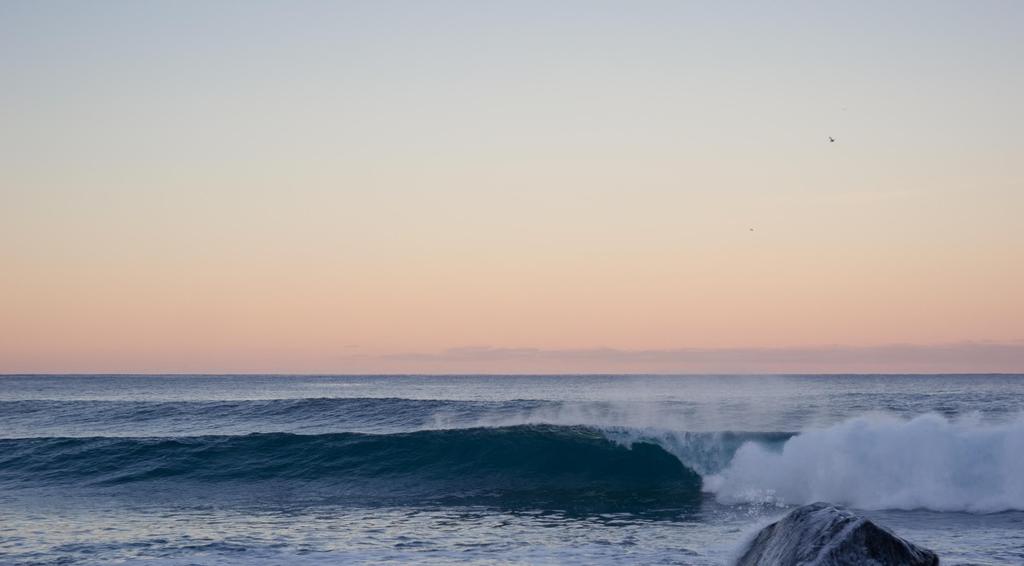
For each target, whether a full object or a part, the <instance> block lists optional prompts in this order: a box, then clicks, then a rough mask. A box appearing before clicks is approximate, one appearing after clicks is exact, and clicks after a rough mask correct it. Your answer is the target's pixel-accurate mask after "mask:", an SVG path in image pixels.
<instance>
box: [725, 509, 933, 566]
mask: <svg viewBox="0 0 1024 566" xmlns="http://www.w3.org/2000/svg"><path fill="white" fill-rule="evenodd" d="M938 563H939V557H938V556H936V555H935V553H934V552H932V551H930V550H928V549H925V548H921V547H919V546H915V545H913V544H912V543H910V542H907V541H905V540H903V539H901V538H900V537H898V536H896V535H895V534H893V533H892V532H890V531H889V530H888V529H885V528H882V527H880V526H878V525H876V524H875V523H872V522H871V521H869V520H868V519H866V518H864V517H860V516H858V515H856V514H854V513H852V512H850V511H847V510H845V509H842V508H838V507H835V506H833V505H829V504H828V503H812V504H811V505H805V506H803V507H800V508H798V509H794V510H793V511H792V512H790V514H789V515H786V516H785V517H783V518H782V519H780V520H778V521H776V522H774V523H772V524H771V525H768V526H767V527H765V528H763V529H761V532H759V533H757V536H756V537H754V539H753V540H752V541H751V542H750V545H749V546H748V547H747V549H746V550H745V551H744V552H743V555H742V556H740V558H739V560H737V561H736V566H789V565H793V566H796V565H801V566H847V565H858V566H859V565H870V566H890V565H891V566H896V565H899V566H936V565H937V564H938Z"/></svg>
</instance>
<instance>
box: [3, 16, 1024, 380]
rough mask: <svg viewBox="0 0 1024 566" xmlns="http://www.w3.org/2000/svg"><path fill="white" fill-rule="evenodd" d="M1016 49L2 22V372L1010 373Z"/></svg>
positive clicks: (610, 28) (1018, 165) (648, 20)
mask: <svg viewBox="0 0 1024 566" xmlns="http://www.w3.org/2000/svg"><path fill="white" fill-rule="evenodd" d="M1021 29H1024V3H1019V2H999V1H982V2H970V3H967V2H900V3H888V2H858V3H846V2H844V3H832V2H814V3H802V2H800V3H788V4H784V5H783V6H768V5H762V4H721V5H720V4H718V3H680V2H655V1H651V2H635V3H634V2H630V3H605V2H574V1H568V2H559V3H550V2H532V1H526V2H508V3H478V2H437V3H434V2H425V3H421V2H392V1H384V2H363V3H356V2H351V3H345V2H338V3H302V2H300V3H295V4H293V3H242V4H234V3H227V2H218V3H200V2H195V3H188V2H185V3H160V4H149V3H143V4H137V3H130V2H97V3H71V4H62V5H60V9H56V8H55V7H54V5H53V4H50V3H46V2H5V3H3V4H2V5H0V76H2V77H3V85H4V88H2V89H0V124H3V125H2V126H0V266H2V268H0V373H30V372H212V373H218V372H284V373H308V372H313V373H444V372H456V373H519V372H530V373H536V372H543V373H546V372H552V373H565V372H598V373H621V372H659V373H660V372H667V373H694V372H696V373H727V372H742V373H781V372H1024V222H1022V218H1024V159H1022V156H1024V135H1021V132H1024V106H1022V105H1021V101H1022V100H1024V57H1022V56H1021V54H1022V53H1024V37H1022V35H1021V33H1020V30H1021ZM829 136H833V137H834V138H835V140H836V141H835V142H834V143H830V142H829V141H828V137H829Z"/></svg>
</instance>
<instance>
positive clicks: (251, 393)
mask: <svg viewBox="0 0 1024 566" xmlns="http://www.w3.org/2000/svg"><path fill="white" fill-rule="evenodd" d="M814 501H829V502H832V503H837V504H842V505H845V506H848V507H850V508H853V509H858V510H860V511H861V512H863V513H865V514H866V515H868V516H870V517H871V518H873V519H875V520H877V521H878V522H880V523H881V524H883V525H885V526H888V527H889V528H891V529H893V530H894V531H895V532H897V534H899V535H901V536H903V537H905V538H907V539H909V540H911V541H913V542H915V543H917V544H919V545H922V546H925V547H928V548H931V549H933V550H935V551H936V552H937V553H938V554H939V555H940V557H941V559H942V561H943V564H1024V376H1020V375H941V376H936V375H931V376H910V375H828V376H824V375H823V376H815V375H807V376H677V377H676V376H256V375H252V376H194V375H181V376H124V375H117V376H97V375H88V376H74V375H62V376H3V377H0V564H55V563H56V564H180V565H185V564H239V565H241V564H257V565H258V564H300V565H301V564H350V563H365V564H374V563H425V564H444V563H452V562H460V563H477V564H622V563H642V564H692V565H704V564H728V563H729V561H730V560H731V559H732V558H733V557H734V556H735V555H736V554H737V553H738V552H739V551H740V550H741V548H742V545H743V543H744V541H745V540H746V539H747V538H748V537H750V536H751V535H752V534H753V533H755V532H756V531H757V529H758V528H760V527H762V526H764V525H765V524H767V523H769V522H771V521H772V520H774V519H777V518H778V517H780V516H781V515H783V514H784V513H785V512H786V511H787V509H790V508H792V506H795V505H800V504H805V503H811V502H814Z"/></svg>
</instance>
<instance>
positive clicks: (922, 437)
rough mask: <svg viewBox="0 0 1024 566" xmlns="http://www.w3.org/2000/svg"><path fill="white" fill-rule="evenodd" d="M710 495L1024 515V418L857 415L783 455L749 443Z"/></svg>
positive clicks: (709, 484)
mask: <svg viewBox="0 0 1024 566" xmlns="http://www.w3.org/2000/svg"><path fill="white" fill-rule="evenodd" d="M705 489H706V490H707V491H710V492H712V493H715V494H716V497H717V499H718V500H719V501H720V502H722V503H727V504H733V503H744V502H777V503H782V504H806V503H811V502H814V501H829V502H832V503H839V504H844V505H849V506H852V507H856V508H861V509H931V510H936V511H969V512H997V511H1005V510H1024V419H1016V420H1014V421H1012V422H1008V423H1003V424H981V423H979V422H977V421H974V420H971V419H963V420H957V421H951V420H947V419H945V418H943V417H941V416H938V415H923V416H919V417H916V418H913V419H910V420H900V419H896V418H882V417H873V418H855V419H852V420H848V421H846V422H843V423H840V424H837V425H834V426H831V427H829V428H825V429H821V430H814V431H808V432H804V433H801V434H799V435H797V436H795V437H793V438H791V439H790V440H788V441H787V442H786V443H785V444H784V445H783V446H782V449H781V451H780V450H778V449H775V450H772V449H770V448H766V447H765V446H763V445H761V444H758V443H755V442H748V443H745V444H744V445H743V446H741V447H740V448H739V450H737V452H736V454H735V456H734V457H733V459H732V461H731V463H730V464H729V465H728V466H727V467H726V468H725V469H724V470H723V471H722V472H720V473H718V474H715V475H709V476H706V477H705Z"/></svg>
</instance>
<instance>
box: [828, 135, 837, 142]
mask: <svg viewBox="0 0 1024 566" xmlns="http://www.w3.org/2000/svg"><path fill="white" fill-rule="evenodd" d="M835 141H836V138H834V137H832V136H829V137H828V143H835Z"/></svg>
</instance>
